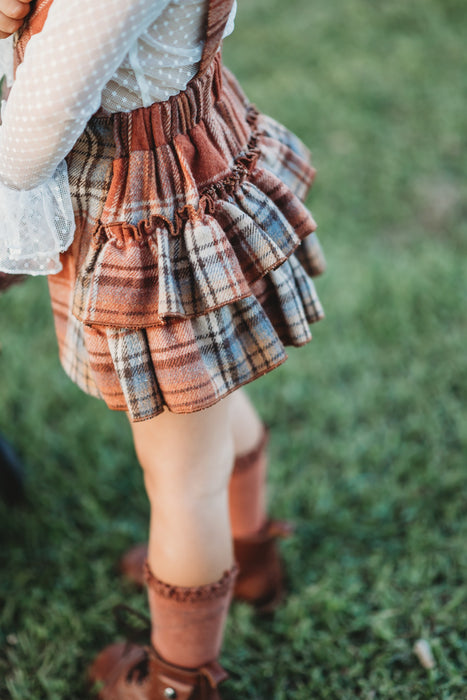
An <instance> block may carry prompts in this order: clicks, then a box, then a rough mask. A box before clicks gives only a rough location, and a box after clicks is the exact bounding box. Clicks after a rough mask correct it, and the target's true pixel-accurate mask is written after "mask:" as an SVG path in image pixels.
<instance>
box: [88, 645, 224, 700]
mask: <svg viewBox="0 0 467 700" xmlns="http://www.w3.org/2000/svg"><path fill="white" fill-rule="evenodd" d="M227 677H228V676H227V673H226V672H225V671H224V669H223V668H222V667H221V666H220V665H219V664H218V663H217V661H212V662H211V663H209V664H206V665H205V666H203V667H202V668H198V669H185V668H180V667H178V666H174V665H173V664H169V663H167V662H166V661H164V660H163V659H162V658H161V657H160V656H159V655H158V654H157V652H156V651H155V650H154V649H153V648H152V647H148V648H146V647H140V646H137V645H134V644H126V643H125V642H122V643H119V644H112V645H111V646H109V647H106V648H105V649H104V650H103V651H101V653H100V654H99V655H98V656H97V658H96V660H95V661H94V663H93V664H92V666H91V668H90V669H89V673H88V678H89V682H90V684H91V686H92V689H93V692H94V693H95V695H94V697H97V698H99V699H100V700H221V696H220V695H219V691H218V689H217V686H218V685H219V684H220V683H222V681H224V680H225V679H226V678H227ZM96 694H97V695H96Z"/></svg>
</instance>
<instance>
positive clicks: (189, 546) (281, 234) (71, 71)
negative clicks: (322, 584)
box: [0, 0, 323, 700]
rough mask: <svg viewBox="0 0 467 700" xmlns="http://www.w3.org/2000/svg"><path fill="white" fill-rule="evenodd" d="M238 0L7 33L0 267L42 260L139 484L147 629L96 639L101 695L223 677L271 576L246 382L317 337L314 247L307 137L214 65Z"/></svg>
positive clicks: (88, 384) (41, 19) (37, 268)
mask: <svg viewBox="0 0 467 700" xmlns="http://www.w3.org/2000/svg"><path fill="white" fill-rule="evenodd" d="M235 10H236V3H235V2H234V0H100V2H98V3H96V2H95V0H53V2H52V0H38V2H37V3H36V4H35V6H34V8H33V12H32V14H31V15H30V16H29V18H28V20H27V22H26V25H25V27H24V28H23V29H22V31H21V32H20V35H19V39H18V41H17V43H16V48H15V57H16V64H17V65H20V67H19V69H18V71H17V76H16V81H15V83H14V86H13V88H12V91H11V94H10V97H9V101H8V105H7V108H6V109H5V111H4V123H3V125H2V127H1V129H0V180H1V181H2V183H3V185H2V187H1V191H0V221H2V224H1V228H0V270H3V271H4V272H6V273H29V274H49V285H50V293H51V298H52V306H53V311H54V317H55V324H56V331H57V336H58V342H59V349H60V357H61V361H62V364H63V366H64V368H65V370H66V372H67V373H68V374H69V375H70V377H71V378H72V379H73V380H74V381H75V382H76V383H77V384H78V385H79V386H80V387H81V388H82V389H83V390H84V391H86V392H88V393H89V394H92V395H94V396H97V397H100V398H103V399H104V400H105V401H106V403H107V404H108V406H109V407H110V408H111V409H114V410H124V411H126V412H127V414H128V417H129V420H130V423H131V427H132V431H133V436H134V442H135V448H136V452H137V455H138V458H139V461H140V463H141V466H142V468H143V470H144V478H145V485H146V489H147V493H148V497H149V500H150V504H151V523H150V533H149V544H148V554H147V564H146V582H147V586H148V594H149V604H150V611H151V619H152V639H151V641H152V644H151V646H150V647H148V648H140V647H137V646H134V645H133V646H129V645H124V644H118V645H112V646H111V647H108V648H107V649H105V650H104V651H103V652H102V653H101V654H100V655H99V656H98V658H97V659H96V661H95V662H94V664H93V666H92V668H91V671H90V677H91V679H92V681H99V682H100V687H101V690H100V692H99V697H100V698H103V699H104V700H110V699H112V700H116V699H121V700H123V698H161V699H162V698H177V697H178V698H186V699H187V700H188V699H189V698H191V699H192V700H194V699H195V698H196V699H198V698H199V699H204V698H206V699H209V700H215V699H216V698H219V697H220V695H219V691H218V684H219V683H220V682H221V681H222V680H223V679H224V678H225V672H224V671H223V670H222V668H221V667H220V666H219V664H218V663H217V658H218V655H219V651H220V647H221V641H222V634H223V628H224V622H225V617H226V614H227V611H228V607H229V604H230V600H231V597H232V594H233V593H235V594H236V595H238V596H239V597H242V598H244V599H247V600H249V601H250V602H251V603H253V604H255V605H258V606H264V605H266V606H267V605H271V604H273V603H275V602H276V600H277V599H278V598H279V596H280V593H281V588H282V581H281V570H280V563H279V560H278V556H277V551H276V548H275V543H274V541H275V538H276V537H277V536H278V535H280V534H283V533H284V528H283V527H281V524H280V523H275V522H274V521H271V520H270V519H269V518H268V516H267V513H266V508H265V504H264V479H265V457H264V444H265V431H264V428H263V426H262V424H261V421H260V419H259V418H258V416H257V414H256V412H255V410H254V409H253V407H252V406H251V404H250V402H249V401H248V399H247V398H246V396H245V394H244V393H243V392H242V390H241V389H240V387H241V386H243V385H244V384H246V383H247V382H249V381H252V380H253V379H255V378H257V377H259V376H261V375H262V374H264V373H266V372H268V371H270V370H271V369H273V368H275V367H277V366H278V365H280V364H281V363H282V362H283V361H284V360H285V359H286V355H285V351H284V345H286V344H291V345H302V344H304V343H306V342H308V341H309V340H310V338H311V336H310V333H309V329H308V324H309V323H311V322H314V321H317V320H319V319H320V318H322V310H321V306H320V304H319V301H318V298H317V296H316V293H315V290H314V286H313V282H312V280H311V276H313V275H316V274H319V273H320V272H321V271H322V269H323V259H322V255H321V251H320V248H319V244H318V242H317V239H316V237H315V235H314V233H313V232H314V229H315V223H314V221H313V219H312V217H311V215H310V213H309V211H308V210H307V209H306V208H305V207H304V206H303V204H302V200H303V199H304V197H305V195H306V193H307V191H308V188H309V186H310V184H311V181H312V177H313V174H314V171H313V169H312V168H311V166H310V165H309V163H308V153H307V151H306V149H305V147H304V146H303V144H301V142H300V141H299V140H298V139H297V138H296V137H295V136H293V135H292V134H291V133H290V132H288V131H287V130H286V129H285V128H284V127H282V126H280V125H279V124H277V123H276V122H274V121H273V120H271V119H269V118H268V117H265V116H264V115H262V114H259V113H258V112H257V111H256V109H255V108H254V107H252V105H251V104H249V103H248V101H247V100H246V98H245V96H244V95H243V93H242V92H241V89H240V88H239V86H238V84H237V83H236V81H235V79H234V78H233V77H232V75H231V74H230V73H229V72H228V71H227V70H225V69H224V68H223V67H222V63H221V54H220V51H219V48H220V45H221V43H222V39H223V37H224V36H226V35H227V34H228V33H230V32H231V31H232V29H233V18H234V15H235ZM65 157H66V161H64V160H63V159H64V158H65ZM5 222H6V223H5ZM237 576H238V578H237ZM236 580H237V582H238V583H237V584H236Z"/></svg>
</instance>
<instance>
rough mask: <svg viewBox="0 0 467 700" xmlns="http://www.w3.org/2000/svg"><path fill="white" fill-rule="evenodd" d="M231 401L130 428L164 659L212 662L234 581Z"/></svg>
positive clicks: (188, 664)
mask: <svg viewBox="0 0 467 700" xmlns="http://www.w3.org/2000/svg"><path fill="white" fill-rule="evenodd" d="M230 423H231V401H230V400H229V399H226V400H224V401H222V402H220V403H218V404H217V405H215V406H213V407H212V408H210V409H207V410H205V411H202V412H199V413H195V414H189V415H175V414H172V413H169V412H166V413H164V414H163V415H161V416H159V417H157V418H156V419H154V420H150V421H146V422H143V423H135V424H133V425H132V428H133V435H134V440H135V447H136V452H137V455H138V458H139V460H140V463H141V466H142V467H143V470H144V479H145V484H146V490H147V493H148V496H149V500H150V503H151V524H150V534H149V550H148V575H147V582H148V593H149V604H150V609H151V619H152V642H153V645H154V648H155V649H156V651H158V652H159V654H160V655H161V656H162V657H163V659H164V660H165V661H168V662H170V663H172V664H176V665H178V666H182V667H185V668H197V667H200V666H202V665H204V664H206V663H209V662H211V661H214V660H215V659H216V658H217V656H218V654H219V651H220V646H221V641H222V633H223V628H224V624H225V619H226V615H227V610H228V607H229V604H230V599H231V595H232V590H233V583H234V578H235V575H234V570H233V564H234V560H233V547H232V536H231V531H230V523H229V509H228V483H229V478H230V473H231V470H232V464H233V459H234V451H233V440H232V435H231V428H230Z"/></svg>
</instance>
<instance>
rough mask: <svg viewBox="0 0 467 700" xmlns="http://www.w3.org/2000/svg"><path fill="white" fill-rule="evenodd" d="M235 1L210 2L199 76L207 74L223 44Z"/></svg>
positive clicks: (212, 0)
mask: <svg viewBox="0 0 467 700" xmlns="http://www.w3.org/2000/svg"><path fill="white" fill-rule="evenodd" d="M234 2H235V0H209V7H208V14H207V23H206V38H205V42H204V49H203V55H202V58H201V63H200V66H199V71H198V76H199V75H202V74H203V73H205V72H206V70H207V69H208V67H209V65H210V64H211V61H212V59H213V58H214V56H215V55H216V53H217V50H218V48H219V46H220V44H221V42H222V37H223V36H224V31H225V28H226V26H227V22H228V20H229V16H230V13H231V11H232V8H233V6H234Z"/></svg>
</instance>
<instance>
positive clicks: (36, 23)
mask: <svg viewBox="0 0 467 700" xmlns="http://www.w3.org/2000/svg"><path fill="white" fill-rule="evenodd" d="M52 2H53V0H37V1H36V2H33V3H32V4H31V11H30V13H29V15H28V16H27V18H26V21H25V23H24V24H23V27H22V28H21V29H20V30H19V33H18V35H17V36H16V40H15V71H16V69H17V68H18V66H19V64H20V63H21V62H22V61H23V59H24V52H25V50H26V46H27V45H28V42H29V40H30V39H31V38H32V37H33V36H34V35H35V34H39V32H41V31H42V28H43V26H44V24H45V20H46V19H47V15H48V14H49V10H50V6H51V5H52Z"/></svg>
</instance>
